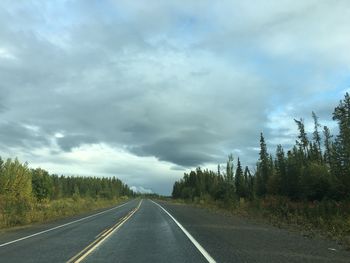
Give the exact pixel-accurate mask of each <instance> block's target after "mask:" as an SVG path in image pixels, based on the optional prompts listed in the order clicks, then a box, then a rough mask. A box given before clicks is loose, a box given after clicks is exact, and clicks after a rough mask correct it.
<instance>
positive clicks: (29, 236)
mask: <svg viewBox="0 0 350 263" xmlns="http://www.w3.org/2000/svg"><path fill="white" fill-rule="evenodd" d="M130 202H131V201H129V202H127V203H125V204H122V205H119V206H116V207H113V208H110V209H108V210H105V211H102V212H99V213H96V214H93V215H89V216H86V217H83V218H80V219H77V220H74V221H71V222H68V223H65V224H63V225H59V226H55V227H53V228H49V229H47V230H43V231H40V232H37V233H34V234H31V235H28V236H25V237H21V238H18V239H15V240H12V241H9V242H6V243H3V244H0V247H4V246H8V245H10V244H13V243H16V242H19V241H22V240H25V239H28V238H31V237H35V236H38V235H41V234H44V233H47V232H50V231H53V230H56V229H59V228H62V227H65V226H68V225H71V224H74V223H77V222H80V221H83V220H86V219H89V218H91V217H95V216H98V215H102V214H104V213H107V212H109V211H112V210H114V209H117V208H120V207H122V206H124V205H126V204H128V203H130Z"/></svg>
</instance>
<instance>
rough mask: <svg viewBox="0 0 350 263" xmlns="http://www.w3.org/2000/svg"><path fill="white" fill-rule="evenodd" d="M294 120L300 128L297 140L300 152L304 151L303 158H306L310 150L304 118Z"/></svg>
mask: <svg viewBox="0 0 350 263" xmlns="http://www.w3.org/2000/svg"><path fill="white" fill-rule="evenodd" d="M294 121H295V123H296V124H297V126H298V130H299V135H298V139H299V140H297V145H298V146H299V149H300V152H302V153H303V157H304V158H303V159H304V160H305V157H307V156H309V151H308V145H309V140H308V138H307V134H306V132H305V126H304V120H303V119H300V120H296V119H294Z"/></svg>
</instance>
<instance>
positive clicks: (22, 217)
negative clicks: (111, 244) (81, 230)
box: [0, 197, 128, 229]
mask: <svg viewBox="0 0 350 263" xmlns="http://www.w3.org/2000/svg"><path fill="white" fill-rule="evenodd" d="M127 199H128V197H121V198H119V199H102V198H101V199H93V198H80V197H74V198H62V199H59V200H42V201H41V202H30V204H29V205H27V206H26V207H25V210H23V209H21V211H20V212H19V210H18V209H12V210H11V211H8V212H7V213H4V212H2V213H0V229H5V228H10V227H16V226H23V225H28V224H33V223H44V222H48V221H52V220H55V219H60V218H65V217H69V216H74V215H79V214H82V213H85V212H90V211H94V210H97V209H102V208H107V207H111V206H114V205H117V204H118V203H121V202H123V201H125V200H127Z"/></svg>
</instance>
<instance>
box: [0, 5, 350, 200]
mask: <svg viewBox="0 0 350 263" xmlns="http://www.w3.org/2000/svg"><path fill="white" fill-rule="evenodd" d="M214 2H216V3H214ZM349 48H350V2H349V1H347V0H344V1H342V0H338V1H319V0H314V1H313V0H305V1H295V0H290V1H289V0H275V1H272V0H271V1H254V3H253V2H252V1H245V0H240V1H238V0H231V1H209V0H203V1H198V0H193V1H192V0H189V1H178V0H167V1H156V0H147V1H146V0H145V1H136V0H135V1H132V0H128V1H107V0H106V1H97V0H96V1H85V0H81V1H73V0H72V1H70V0H66V1H63V0H58V1H54V0H50V1H12V0H8V1H6V0H4V1H1V2H0V155H1V156H2V157H3V158H8V157H11V158H13V157H16V156H17V157H18V158H19V159H20V160H21V161H23V162H24V161H28V162H29V164H30V166H31V167H37V166H40V167H42V168H45V169H47V170H49V171H50V172H52V173H58V174H67V175H71V174H75V175H93V176H114V175H115V176H117V177H119V178H121V179H122V180H123V181H124V182H126V183H127V184H128V185H130V186H134V189H141V190H143V191H147V190H152V191H154V192H158V193H161V194H170V192H171V189H172V185H173V182H174V181H175V180H177V179H179V178H180V177H182V175H183V173H184V172H185V171H189V170H190V169H191V168H193V167H197V166H202V167H214V166H215V165H216V164H217V163H223V162H225V159H226V156H227V155H228V154H229V153H233V154H234V156H235V157H237V156H238V155H239V156H240V157H241V160H242V163H243V164H244V165H250V166H251V167H253V166H254V163H255V162H256V160H257V158H258V152H257V147H258V145H259V133H260V132H264V134H265V137H266V139H267V142H268V145H269V148H270V149H271V150H272V149H274V147H275V145H276V144H279V143H281V144H283V145H284V146H285V147H288V146H290V145H291V144H292V143H293V142H294V140H295V134H296V132H297V131H296V127H295V124H294V123H293V118H300V117H304V118H305V122H306V124H307V127H311V125H310V124H309V122H310V121H311V120H310V119H311V118H310V116H311V111H312V110H314V111H315V112H316V113H317V114H318V115H319V116H320V121H321V123H322V124H324V125H329V126H330V127H331V128H332V127H334V126H335V125H334V123H333V122H332V121H331V113H332V111H333V109H334V107H335V106H336V104H337V103H338V101H339V100H340V99H341V98H342V97H343V95H344V93H345V91H347V90H349V87H350V71H349V70H350V52H349Z"/></svg>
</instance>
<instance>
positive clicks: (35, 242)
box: [0, 200, 138, 263]
mask: <svg viewBox="0 0 350 263" xmlns="http://www.w3.org/2000/svg"><path fill="white" fill-rule="evenodd" d="M137 205H138V200H132V201H130V202H128V203H126V204H123V205H122V206H119V207H116V208H114V209H111V210H107V211H106V212H103V213H102V214H97V215H92V216H91V217H88V218H86V219H85V217H86V216H90V215H85V216H84V217H76V218H69V219H65V220H59V221H56V222H55V223H51V224H45V225H38V226H34V227H29V228H24V229H17V230H14V231H10V232H5V233H3V232H2V233H1V234H0V262H1V263H2V262H6V263H7V262H16V263H20V262H35V263H40V262H45V263H47V262H67V261H68V260H69V259H70V258H72V257H73V256H74V255H76V254H77V253H78V252H79V251H81V250H83V249H84V248H85V247H86V246H87V245H89V244H90V243H91V242H92V241H94V240H95V239H96V236H98V235H99V234H100V233H101V232H102V231H104V230H105V229H106V228H109V227H111V226H112V225H114V224H115V223H116V222H118V221H119V220H120V219H121V218H123V217H124V216H126V215H127V214H128V213H129V211H130V210H132V209H133V208H135V207H136V206H137ZM81 219H82V220H81ZM76 220H80V221H77V222H76ZM72 222H73V223H72ZM65 224H68V225H65ZM62 225H63V226H62ZM55 227H58V228H56V229H53V230H50V229H52V228H55ZM47 230H50V231H48V232H45V233H42V234H39V235H36V234H37V233H40V232H42V231H47ZM30 235H35V236H33V237H29V238H26V239H24V240H19V241H16V242H14V243H10V244H7V245H6V243H8V242H12V241H15V240H18V239H20V238H23V237H28V236H30Z"/></svg>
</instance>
